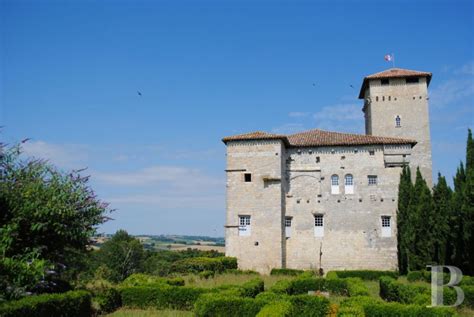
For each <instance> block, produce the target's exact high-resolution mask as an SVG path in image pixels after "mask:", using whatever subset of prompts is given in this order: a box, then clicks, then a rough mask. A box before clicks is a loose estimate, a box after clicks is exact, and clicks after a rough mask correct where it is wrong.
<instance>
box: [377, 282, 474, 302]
mask: <svg viewBox="0 0 474 317" xmlns="http://www.w3.org/2000/svg"><path fill="white" fill-rule="evenodd" d="M379 284H380V297H381V298H383V299H385V300H386V301H393V302H399V303H403V304H418V305H431V286H430V285H429V284H425V285H417V284H416V285H414V284H404V283H401V282H398V281H396V280H394V279H392V278H389V277H381V278H380V282H379ZM461 289H462V290H463V292H464V302H463V303H462V304H461V306H467V307H471V308H472V307H474V286H465V285H461ZM456 296H457V295H456V291H455V290H454V289H452V288H450V287H444V289H443V297H444V304H445V305H452V304H454V302H455V301H456Z"/></svg>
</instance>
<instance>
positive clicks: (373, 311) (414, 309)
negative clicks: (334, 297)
mask: <svg viewBox="0 0 474 317" xmlns="http://www.w3.org/2000/svg"><path fill="white" fill-rule="evenodd" d="M361 310H362V314H361ZM337 316H338V317H346V316H347V317H349V316H354V317H356V316H357V317H359V316H366V317H451V316H456V312H455V310H454V309H452V308H428V307H426V306H419V305H403V304H400V303H385V302H383V301H381V300H379V299H375V298H372V297H367V296H358V297H352V298H349V299H347V300H344V301H343V302H342V303H341V307H340V309H339V312H338V315H337Z"/></svg>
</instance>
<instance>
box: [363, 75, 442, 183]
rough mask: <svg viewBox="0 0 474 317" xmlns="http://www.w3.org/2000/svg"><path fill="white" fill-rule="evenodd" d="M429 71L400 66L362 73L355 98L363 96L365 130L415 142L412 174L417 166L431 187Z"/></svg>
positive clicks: (368, 133)
mask: <svg viewBox="0 0 474 317" xmlns="http://www.w3.org/2000/svg"><path fill="white" fill-rule="evenodd" d="M431 76H432V74H431V73H428V72H420V71H414V70H408V69H401V68H391V69H389V70H386V71H383V72H380V73H376V74H372V75H369V76H366V77H365V78H364V81H363V83H362V87H361V89H360V94H359V99H364V107H363V109H362V110H363V112H364V116H365V133H366V134H367V135H375V136H386V137H398V138H406V139H413V140H416V141H417V144H416V145H415V146H414V148H413V150H412V155H411V162H410V166H411V168H412V173H413V175H414V173H415V172H416V168H417V167H419V168H420V171H421V173H422V175H423V177H424V178H425V179H426V182H427V184H428V186H430V187H431V186H432V184H433V181H432V162H431V138H430V120H429V109H428V99H429V98H428V86H429V84H430V81H431Z"/></svg>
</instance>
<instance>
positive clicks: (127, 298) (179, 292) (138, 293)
mask: <svg viewBox="0 0 474 317" xmlns="http://www.w3.org/2000/svg"><path fill="white" fill-rule="evenodd" d="M212 291H213V290H212V289H204V288H195V287H187V286H171V285H165V284H156V285H153V286H135V287H125V288H122V289H121V295H122V304H123V305H124V306H127V307H136V308H149V307H152V308H156V309H167V308H171V309H179V310H191V309H192V308H193V305H194V303H195V302H196V300H197V299H198V298H199V296H201V295H202V294H204V293H209V292H212Z"/></svg>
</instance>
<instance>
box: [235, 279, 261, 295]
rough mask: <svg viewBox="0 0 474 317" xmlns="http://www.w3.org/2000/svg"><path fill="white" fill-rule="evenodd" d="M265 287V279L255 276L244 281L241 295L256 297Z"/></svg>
mask: <svg viewBox="0 0 474 317" xmlns="http://www.w3.org/2000/svg"><path fill="white" fill-rule="evenodd" d="M264 288H265V285H264V283H263V280H262V279H260V278H255V279H253V280H250V281H248V282H246V283H244V284H243V285H242V286H241V289H242V292H241V296H243V297H253V298H254V297H255V296H257V295H258V294H260V293H262V292H263V291H264Z"/></svg>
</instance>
